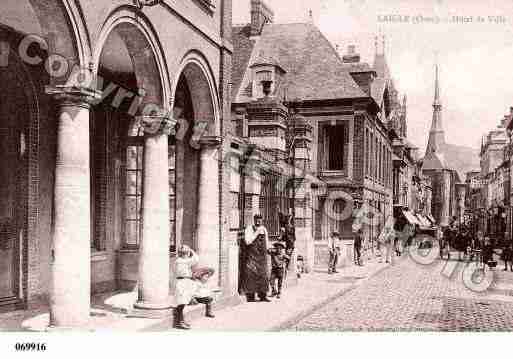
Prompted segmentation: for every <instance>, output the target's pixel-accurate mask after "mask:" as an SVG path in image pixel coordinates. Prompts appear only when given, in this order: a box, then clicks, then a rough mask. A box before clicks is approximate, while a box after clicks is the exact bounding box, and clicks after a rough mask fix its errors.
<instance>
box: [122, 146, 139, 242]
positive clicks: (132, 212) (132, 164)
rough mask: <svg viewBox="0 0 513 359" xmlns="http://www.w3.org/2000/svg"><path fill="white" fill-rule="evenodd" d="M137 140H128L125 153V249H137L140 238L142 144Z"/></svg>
mask: <svg viewBox="0 0 513 359" xmlns="http://www.w3.org/2000/svg"><path fill="white" fill-rule="evenodd" d="M136 140H140V141H141V142H142V138H141V139H139V138H137V137H135V138H129V141H127V142H128V143H127V146H126V150H125V151H126V153H125V156H126V157H125V158H126V162H125V180H126V182H125V191H124V192H125V193H124V194H125V205H124V216H123V217H124V220H125V226H124V227H125V233H124V244H125V246H126V247H137V246H138V245H139V243H140V238H141V229H142V228H141V227H142V220H141V213H142V211H141V206H142V168H143V166H142V160H143V144H142V143H137V141H136Z"/></svg>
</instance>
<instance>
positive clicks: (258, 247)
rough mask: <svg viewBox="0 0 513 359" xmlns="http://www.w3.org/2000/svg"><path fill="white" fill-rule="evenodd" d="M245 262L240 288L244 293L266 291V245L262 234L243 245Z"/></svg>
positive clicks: (267, 281)
mask: <svg viewBox="0 0 513 359" xmlns="http://www.w3.org/2000/svg"><path fill="white" fill-rule="evenodd" d="M245 250H246V255H245V259H246V263H245V265H244V274H243V283H242V288H243V291H244V293H246V294H251V293H267V291H268V290H269V276H268V273H267V272H268V263H267V245H266V241H265V236H264V235H263V234H260V235H258V237H257V238H256V239H255V240H254V241H253V242H252V243H251V244H249V245H246V246H245Z"/></svg>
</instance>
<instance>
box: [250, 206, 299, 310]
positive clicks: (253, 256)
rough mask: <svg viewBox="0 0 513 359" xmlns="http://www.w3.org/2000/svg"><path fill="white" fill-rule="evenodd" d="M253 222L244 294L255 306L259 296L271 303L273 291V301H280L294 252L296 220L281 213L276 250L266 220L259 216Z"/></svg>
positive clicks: (263, 300)
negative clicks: (269, 293) (265, 223)
mask: <svg viewBox="0 0 513 359" xmlns="http://www.w3.org/2000/svg"><path fill="white" fill-rule="evenodd" d="M253 222H254V223H253V225H251V226H248V227H247V228H246V230H245V233H244V242H243V243H242V253H243V256H242V258H243V265H242V273H241V274H242V276H241V278H242V283H241V284H242V291H243V292H244V294H245V295H246V299H247V301H248V302H255V301H256V297H257V296H258V299H259V300H260V301H262V302H269V301H270V300H269V298H268V292H269V289H270V290H271V295H270V296H271V297H276V298H277V299H280V297H281V295H282V290H283V281H284V279H285V277H286V274H287V270H288V268H289V265H290V263H291V258H292V254H293V252H294V243H295V234H294V225H293V223H292V217H291V216H290V215H283V214H281V213H280V238H279V240H278V241H276V242H274V243H273V246H272V247H271V246H270V244H269V235H268V232H267V229H266V227H265V226H264V225H263V222H262V216H261V215H259V214H257V215H255V216H254V218H253ZM269 259H270V266H269ZM269 268H270V271H269ZM269 272H270V275H269Z"/></svg>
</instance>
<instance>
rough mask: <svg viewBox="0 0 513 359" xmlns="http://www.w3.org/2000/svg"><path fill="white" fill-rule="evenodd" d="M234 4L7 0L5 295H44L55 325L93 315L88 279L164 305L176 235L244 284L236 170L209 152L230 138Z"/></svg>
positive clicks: (4, 305)
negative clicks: (232, 216)
mask: <svg viewBox="0 0 513 359" xmlns="http://www.w3.org/2000/svg"><path fill="white" fill-rule="evenodd" d="M231 13H232V9H231V0H218V1H210V0H180V1H169V0H161V1H145V0H144V1H143V0H136V1H132V0H130V1H129V0H112V1H83V0H56V1H46V0H4V1H2V11H1V12H0V46H1V49H2V51H1V59H0V79H1V82H2V83H3V84H4V90H5V91H4V92H3V94H2V95H1V96H0V121H1V125H0V136H1V139H0V143H1V144H2V149H3V150H2V151H1V153H0V161H1V166H0V168H2V175H1V177H0V191H1V195H0V196H1V198H2V205H1V208H2V210H1V212H0V226H1V227H0V230H1V233H0V310H2V311H4V310H12V309H15V308H27V307H30V306H31V305H32V304H35V303H38V302H44V303H49V304H50V318H51V319H50V320H51V325H53V326H57V327H77V326H83V325H84V323H86V322H87V320H88V318H89V312H90V295H91V293H98V292H104V291H113V290H118V289H133V288H134V286H135V285H136V283H137V284H138V286H137V287H138V293H139V296H138V301H137V303H136V307H138V308H140V309H141V310H142V311H145V310H148V311H151V310H157V309H164V308H169V306H170V305H171V300H170V293H171V292H172V291H171V290H170V288H171V287H172V285H173V283H172V282H173V280H172V279H173V277H174V275H173V273H172V268H173V266H172V263H173V261H174V258H175V250H176V248H177V246H179V245H180V244H182V243H185V244H189V245H191V246H192V247H193V248H195V249H196V250H197V251H198V252H199V254H200V256H201V257H202V260H203V262H204V264H205V265H209V266H211V267H214V268H215V269H216V281H217V283H216V284H218V285H219V286H220V288H221V289H222V295H223V296H224V297H229V296H232V295H234V294H236V292H237V278H236V276H237V263H238V258H237V253H238V252H237V243H236V242H235V241H232V239H231V237H230V236H229V228H228V226H227V225H226V223H227V222H228V216H229V209H230V206H231V203H230V202H229V200H230V199H229V197H228V194H229V190H226V191H225V190H224V188H226V186H223V184H225V183H229V181H230V180H229V174H230V169H229V167H228V166H227V165H226V164H225V163H224V162H223V161H213V160H212V159H213V158H214V156H215V155H216V154H218V155H220V156H221V157H220V158H224V154H225V153H227V152H228V150H229V148H230V144H229V143H227V142H226V141H225V138H226V137H227V134H228V133H230V132H231V122H230V121H229V117H230V107H229V103H230V92H229V84H230V82H231V80H230V74H231V56H232V45H231V30H232V26H231V16H232V15H231ZM170 29H172V31H170ZM177 123H178V125H177ZM143 153H144V156H143V155H142V154H143ZM143 174H144V175H143ZM221 189H223V190H221ZM143 193H144V196H143V195H142V194H143Z"/></svg>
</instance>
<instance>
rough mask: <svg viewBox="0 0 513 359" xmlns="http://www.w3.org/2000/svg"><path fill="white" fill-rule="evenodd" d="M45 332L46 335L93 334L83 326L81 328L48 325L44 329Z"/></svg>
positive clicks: (86, 326) (91, 330)
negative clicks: (67, 333)
mask: <svg viewBox="0 0 513 359" xmlns="http://www.w3.org/2000/svg"><path fill="white" fill-rule="evenodd" d="M45 332H47V333H60V332H77V333H80V332H94V330H93V329H91V328H89V326H88V325H84V326H83V327H60V326H54V325H49V326H48V327H46V328H45Z"/></svg>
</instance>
